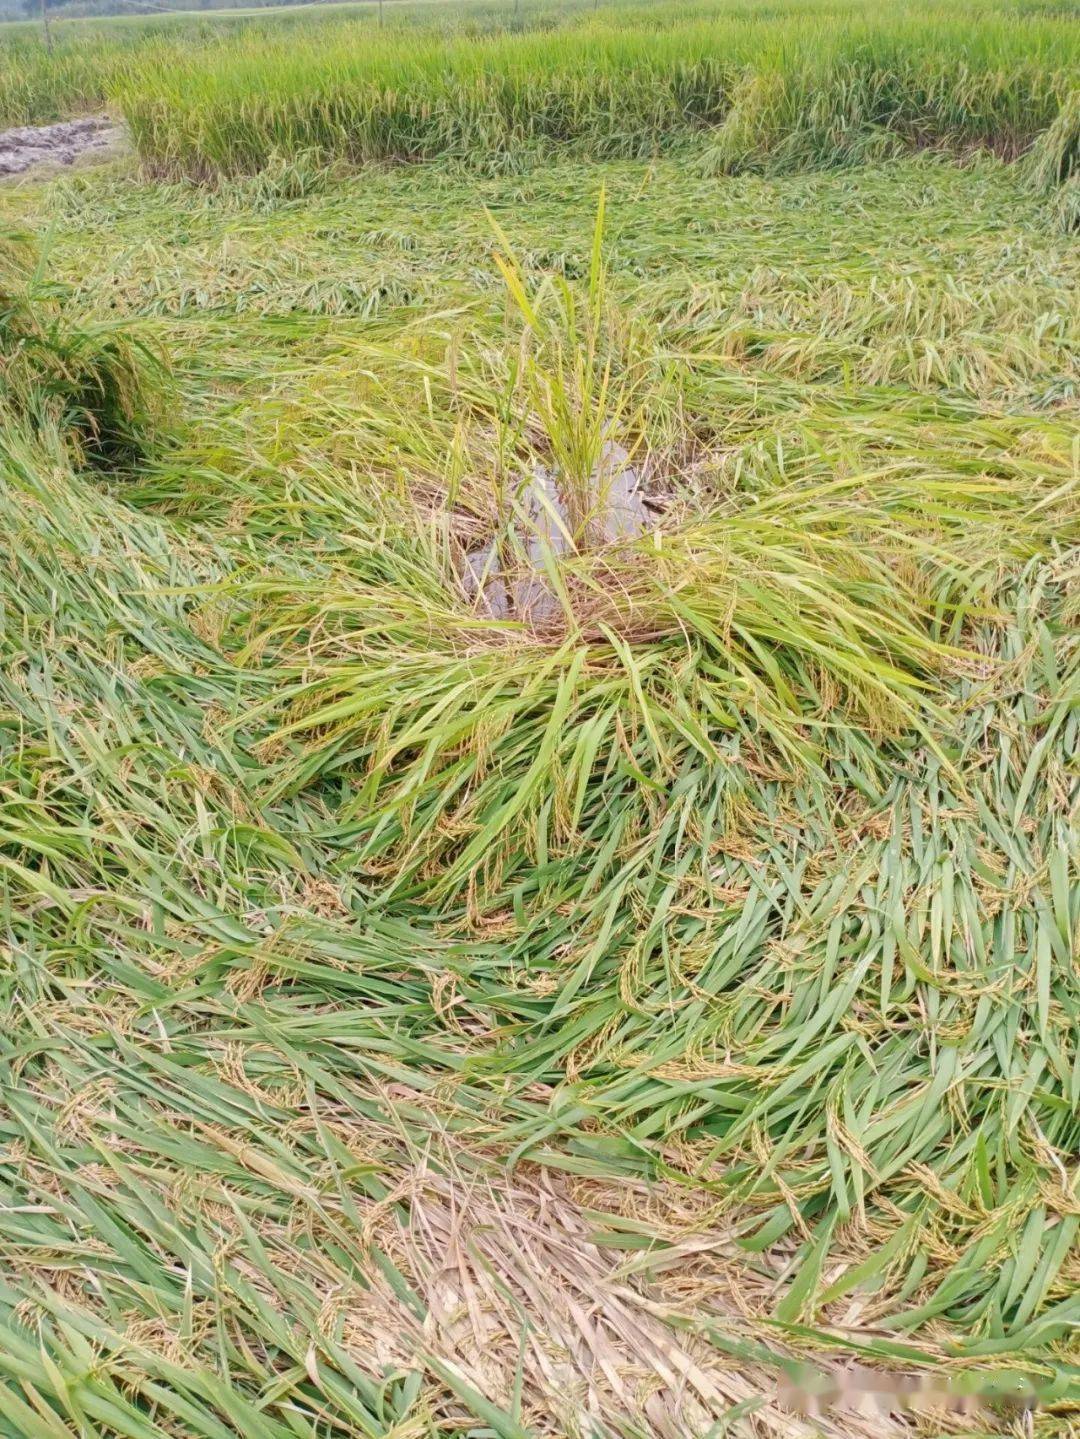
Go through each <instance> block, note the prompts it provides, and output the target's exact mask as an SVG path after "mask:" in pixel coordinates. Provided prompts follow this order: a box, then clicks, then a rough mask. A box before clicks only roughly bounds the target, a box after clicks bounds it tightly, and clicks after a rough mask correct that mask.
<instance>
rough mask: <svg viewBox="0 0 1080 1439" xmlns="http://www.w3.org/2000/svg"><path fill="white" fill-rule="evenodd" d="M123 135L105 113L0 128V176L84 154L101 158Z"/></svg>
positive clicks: (70, 161)
mask: <svg viewBox="0 0 1080 1439" xmlns="http://www.w3.org/2000/svg"><path fill="white" fill-rule="evenodd" d="M123 138H124V132H123V127H122V126H121V125H119V124H117V122H116V121H115V120H113V119H111V118H110V117H109V116H108V115H87V116H84V117H83V118H82V119H79V120H61V121H59V122H58V123H57V124H55V125H21V126H19V127H17V128H16V129H14V130H0V176H5V175H21V174H22V173H23V172H24V171H26V170H32V169H34V168H35V167H37V166H38V165H74V164H75V162H76V161H77V160H80V159H82V158H83V157H84V156H86V155H96V156H97V157H98V158H104V157H105V155H107V154H108V153H109V152H110V151H113V150H116V149H117V148H118V147H119V146H120V145H121V144H122V143H123Z"/></svg>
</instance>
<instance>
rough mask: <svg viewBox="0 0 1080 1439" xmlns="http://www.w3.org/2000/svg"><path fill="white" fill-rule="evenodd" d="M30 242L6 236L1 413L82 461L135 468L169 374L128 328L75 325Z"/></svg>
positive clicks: (1, 269) (1, 248)
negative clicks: (50, 431)
mask: <svg viewBox="0 0 1080 1439" xmlns="http://www.w3.org/2000/svg"><path fill="white" fill-rule="evenodd" d="M43 267H44V259H43V257H41V256H39V255H38V254H37V252H36V249H35V246H34V245H33V243H32V241H31V240H30V239H29V238H28V237H26V236H24V235H20V234H18V233H0V382H2V389H0V414H3V416H4V418H5V420H6V421H7V422H9V423H10V422H12V421H13V420H14V421H15V422H18V421H27V420H28V421H31V422H32V423H33V424H35V425H37V426H44V427H52V428H54V429H56V430H58V431H59V432H61V433H63V434H65V435H66V436H67V437H68V438H69V439H70V441H71V442H72V444H73V446H74V448H75V451H76V453H77V455H78V457H79V459H80V460H82V461H85V462H87V463H91V464H96V465H103V466H116V465H122V464H127V463H130V462H131V461H132V460H133V459H134V458H136V457H137V456H138V455H139V454H141V452H142V451H143V449H144V447H145V446H146V445H147V443H148V442H149V438H150V435H151V432H152V430H153V428H154V425H155V423H156V422H157V420H158V419H159V418H160V415H161V408H162V403H161V401H162V394H161V390H162V381H163V378H164V370H163V367H162V363H161V361H160V359H158V358H157V356H156V355H155V354H154V353H153V352H152V351H151V349H150V348H148V346H147V344H146V343H145V342H144V341H143V340H140V339H139V338H138V337H137V336H135V335H133V334H132V333H131V330H130V327H129V326H127V325H124V324H123V323H116V322H103V321H95V320H93V319H82V318H76V317H74V316H72V314H71V309H70V306H69V304H68V298H69V296H68V291H67V289H66V287H65V286H63V285H58V284H54V283H50V282H49V281H48V280H47V279H46V278H45V276H44V273H43Z"/></svg>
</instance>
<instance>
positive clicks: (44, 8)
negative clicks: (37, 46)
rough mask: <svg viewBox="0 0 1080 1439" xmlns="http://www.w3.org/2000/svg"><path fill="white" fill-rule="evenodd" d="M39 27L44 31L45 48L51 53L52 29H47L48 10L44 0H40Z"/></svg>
mask: <svg viewBox="0 0 1080 1439" xmlns="http://www.w3.org/2000/svg"><path fill="white" fill-rule="evenodd" d="M41 28H42V29H43V30H44V31H45V49H46V50H48V52H49V54H50V55H51V54H52V31H51V30H50V29H49V11H48V8H47V6H46V4H45V0H41Z"/></svg>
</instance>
